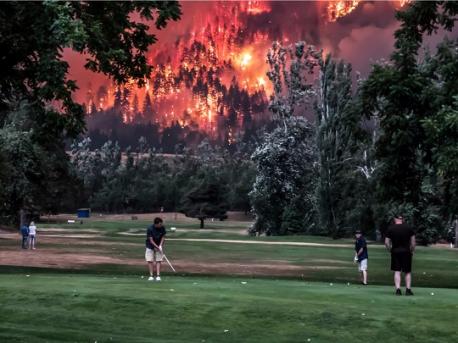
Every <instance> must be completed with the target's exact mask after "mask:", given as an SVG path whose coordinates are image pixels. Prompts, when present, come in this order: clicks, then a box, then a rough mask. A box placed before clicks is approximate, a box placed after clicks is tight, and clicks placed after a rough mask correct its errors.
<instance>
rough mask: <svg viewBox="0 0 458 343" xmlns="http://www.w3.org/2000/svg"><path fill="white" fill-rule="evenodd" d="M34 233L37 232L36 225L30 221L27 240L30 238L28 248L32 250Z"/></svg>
mask: <svg viewBox="0 0 458 343" xmlns="http://www.w3.org/2000/svg"><path fill="white" fill-rule="evenodd" d="M36 234H37V227H36V226H35V223H34V222H31V223H30V225H29V240H30V243H29V245H30V249H33V250H35V242H36V239H35V236H36Z"/></svg>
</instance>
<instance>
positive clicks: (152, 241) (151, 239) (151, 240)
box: [149, 237, 160, 250]
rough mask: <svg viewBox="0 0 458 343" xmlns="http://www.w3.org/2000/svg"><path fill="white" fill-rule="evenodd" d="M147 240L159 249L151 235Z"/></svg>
mask: <svg viewBox="0 0 458 343" xmlns="http://www.w3.org/2000/svg"><path fill="white" fill-rule="evenodd" d="M149 241H150V242H151V244H152V245H153V247H155V248H157V249H159V246H158V245H157V244H156V243H154V240H153V237H150V238H149ZM159 250H160V249H159Z"/></svg>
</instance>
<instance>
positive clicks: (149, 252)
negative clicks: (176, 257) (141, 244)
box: [145, 248, 164, 262]
mask: <svg viewBox="0 0 458 343" xmlns="http://www.w3.org/2000/svg"><path fill="white" fill-rule="evenodd" d="M163 258H164V256H163V255H162V253H161V252H160V251H156V250H155V249H149V248H146V251H145V260H146V262H153V261H156V262H162V259H163Z"/></svg>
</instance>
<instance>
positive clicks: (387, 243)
mask: <svg viewBox="0 0 458 343" xmlns="http://www.w3.org/2000/svg"><path fill="white" fill-rule="evenodd" d="M385 247H386V249H387V250H388V251H391V239H389V238H388V237H385Z"/></svg>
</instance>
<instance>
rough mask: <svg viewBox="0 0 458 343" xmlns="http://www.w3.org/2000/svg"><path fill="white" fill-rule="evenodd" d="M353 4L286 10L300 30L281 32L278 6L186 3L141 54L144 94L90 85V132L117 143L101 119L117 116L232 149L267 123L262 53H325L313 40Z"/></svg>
mask: <svg viewBox="0 0 458 343" xmlns="http://www.w3.org/2000/svg"><path fill="white" fill-rule="evenodd" d="M404 2H405V1H400V2H395V3H392V4H390V6H391V7H392V8H396V7H400V6H402V5H403V3H404ZM360 5H361V1H329V2H314V3H299V4H295V3H293V4H290V6H291V7H292V8H291V11H292V17H293V18H295V19H294V20H296V22H297V23H302V25H291V26H288V25H287V24H288V23H282V20H283V19H282V18H279V13H280V14H281V12H282V11H283V10H284V6H285V5H284V3H276V2H263V1H240V2H232V1H231V2H211V3H188V2H185V3H183V13H184V17H185V18H186V15H187V13H189V18H191V19H189V21H190V22H189V24H188V25H186V29H183V30H182V32H168V36H164V34H165V33H164V34H163V35H162V36H160V37H159V42H158V44H156V45H155V47H154V50H153V51H151V52H150V53H149V55H148V61H149V63H150V64H151V65H153V66H154V70H153V73H152V75H151V77H150V78H149V79H148V80H146V85H145V86H144V87H142V88H139V87H138V86H137V85H136V83H135V82H134V81H131V82H129V83H127V84H125V85H115V84H114V83H110V82H104V83H102V84H98V85H95V86H94V85H91V84H89V86H88V88H87V89H86V94H85V98H84V102H85V106H86V112H87V115H88V126H89V129H90V130H97V131H98V134H99V135H100V134H105V135H106V136H107V137H108V138H110V139H116V138H117V137H111V136H110V135H112V131H113V129H112V126H109V127H107V125H105V124H106V123H105V121H106V118H107V115H108V117H110V116H111V117H113V116H117V117H118V118H117V120H118V122H119V121H121V122H122V123H119V124H122V125H124V127H125V126H128V125H137V126H138V125H149V127H150V128H151V127H154V131H155V132H156V133H157V134H160V135H162V136H163V135H164V133H165V134H166V135H167V134H169V133H168V132H167V129H169V130H170V129H171V128H172V129H173V130H174V132H175V131H176V134H175V136H176V137H175V138H174V139H173V140H176V141H177V142H179V141H180V140H183V139H184V136H186V135H189V134H190V133H192V136H193V138H192V139H190V140H189V141H188V142H187V143H188V144H193V143H196V142H198V141H199V140H201V139H202V137H203V136H205V137H208V138H210V139H211V140H212V141H215V142H218V143H224V144H228V145H231V144H232V143H233V142H234V141H236V140H237V139H239V138H240V137H241V136H242V135H243V134H245V133H246V132H253V131H254V130H256V129H257V128H260V127H262V126H264V125H265V124H266V123H268V122H269V121H270V120H271V117H270V116H271V115H270V113H269V111H268V103H269V97H270V94H271V89H272V86H271V85H270V83H269V82H270V81H269V80H268V79H267V77H266V72H267V68H268V66H267V64H266V53H267V51H268V49H269V48H270V47H271V45H272V42H273V41H280V42H282V43H283V44H288V43H290V42H294V41H296V40H304V39H305V40H307V41H308V42H310V43H312V44H316V45H317V46H318V47H319V48H323V49H324V50H325V51H331V52H332V51H334V50H335V48H333V47H332V44H329V43H328V42H326V41H324V40H323V39H320V38H319V36H320V35H319V32H320V31H323V30H325V29H327V26H329V25H333V24H334V22H336V21H338V20H339V18H342V17H344V16H346V15H348V14H350V13H351V12H352V11H354V10H355V9H356V8H357V7H358V6H360ZM304 15H305V16H304ZM171 27H172V26H171ZM177 31H180V30H177ZM173 130H172V131H173ZM118 131H120V130H118ZM118 134H119V132H118ZM191 141H192V142H191ZM173 143H176V142H171V144H172V145H173Z"/></svg>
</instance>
